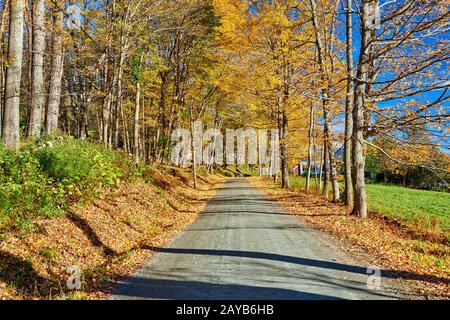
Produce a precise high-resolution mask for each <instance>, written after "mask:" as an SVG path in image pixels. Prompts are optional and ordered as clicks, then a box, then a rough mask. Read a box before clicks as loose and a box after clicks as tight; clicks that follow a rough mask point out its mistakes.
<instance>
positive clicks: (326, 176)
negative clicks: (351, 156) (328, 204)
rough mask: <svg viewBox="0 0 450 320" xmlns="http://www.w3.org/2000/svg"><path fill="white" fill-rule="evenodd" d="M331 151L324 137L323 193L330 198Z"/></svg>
mask: <svg viewBox="0 0 450 320" xmlns="http://www.w3.org/2000/svg"><path fill="white" fill-rule="evenodd" d="M328 155H329V152H328V143H327V141H326V140H325V139H324V141H323V191H322V194H323V195H324V196H325V198H327V199H328V195H329V194H330V173H329V171H328V168H329V164H330V162H329V157H328Z"/></svg>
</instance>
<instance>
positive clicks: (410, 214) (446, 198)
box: [367, 184, 450, 233]
mask: <svg viewBox="0 0 450 320" xmlns="http://www.w3.org/2000/svg"><path fill="white" fill-rule="evenodd" d="M367 195H368V198H369V209H370V211H372V212H377V213H381V214H384V215H386V216H388V217H390V218H393V219H396V218H401V220H402V221H404V222H413V223H417V224H419V225H420V226H422V227H425V228H427V229H433V228H436V227H437V226H436V224H438V225H439V226H440V228H441V229H442V231H444V232H446V233H448V232H449V229H450V193H445V192H435V191H424V190H414V189H408V188H403V187H398V186H387V185H373V184H371V185H368V186H367Z"/></svg>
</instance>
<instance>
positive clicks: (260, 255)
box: [143, 246, 450, 284]
mask: <svg viewBox="0 0 450 320" xmlns="http://www.w3.org/2000/svg"><path fill="white" fill-rule="evenodd" d="M143 248H145V249H146V250H153V251H156V252H162V253H172V254H193V255H212V256H227V257H242V258H253V259H261V260H272V261H279V262H286V263H292V264H298V265H304V266H309V267H315V268H322V269H329V270H337V271H345V272H350V273H355V274H361V275H366V276H367V275H369V274H368V272H367V271H368V270H367V268H364V267H360V266H354V265H348V264H343V263H339V262H331V261H320V260H315V259H308V258H301V257H292V256H285V255H280V254H273V253H265V252H251V251H233V250H209V249H178V248H157V247H145V246H144V247H143ZM381 277H382V278H388V279H404V280H415V281H425V282H431V283H438V284H450V279H448V278H441V277H436V276H428V275H421V274H417V273H413V272H407V271H397V270H381Z"/></svg>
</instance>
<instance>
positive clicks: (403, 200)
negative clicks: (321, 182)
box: [291, 176, 450, 237]
mask: <svg viewBox="0 0 450 320" xmlns="http://www.w3.org/2000/svg"><path fill="white" fill-rule="evenodd" d="M291 182H292V186H293V187H294V188H304V187H305V185H306V178H304V177H298V176H292V178H291ZM311 188H315V183H314V179H312V186H311ZM367 196H368V199H369V210H370V211H371V212H373V213H378V214H381V215H383V216H386V217H389V218H390V219H392V220H396V221H398V222H401V223H402V224H406V225H408V226H410V227H414V228H416V227H418V228H421V229H424V230H427V231H431V232H438V233H442V232H443V233H444V234H447V237H448V236H449V232H450V193H445V192H435V191H424V190H415V189H409V188H404V187H399V186H391V185H378V184H368V185H367Z"/></svg>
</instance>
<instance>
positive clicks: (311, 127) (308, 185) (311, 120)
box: [299, 102, 315, 192]
mask: <svg viewBox="0 0 450 320" xmlns="http://www.w3.org/2000/svg"><path fill="white" fill-rule="evenodd" d="M314 118H315V117H314V103H312V102H311V107H310V110H309V142H308V168H307V171H308V173H307V176H306V187H305V189H306V191H307V192H308V191H309V189H310V188H311V167H312V162H313V161H312V160H313V159H312V157H313V136H314V121H315V119H314ZM299 170H300V168H299Z"/></svg>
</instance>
